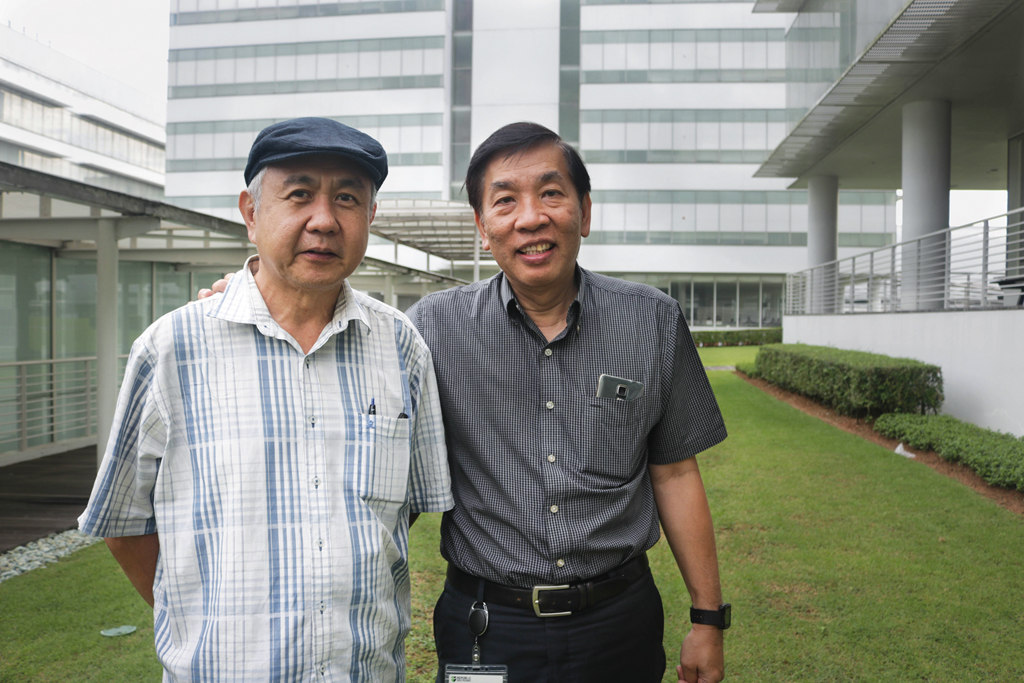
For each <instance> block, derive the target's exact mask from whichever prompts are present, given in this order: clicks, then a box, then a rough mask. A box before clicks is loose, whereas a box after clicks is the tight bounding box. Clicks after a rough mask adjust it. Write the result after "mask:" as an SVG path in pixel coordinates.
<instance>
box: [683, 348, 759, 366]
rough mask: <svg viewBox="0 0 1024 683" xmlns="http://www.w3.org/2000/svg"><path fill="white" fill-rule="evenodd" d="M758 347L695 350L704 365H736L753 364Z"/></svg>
mask: <svg viewBox="0 0 1024 683" xmlns="http://www.w3.org/2000/svg"><path fill="white" fill-rule="evenodd" d="M760 348H761V347H759V346H705V347H704V348H701V349H697V353H698V354H700V359H701V362H703V363H704V365H736V364H737V363H753V362H754V359H755V358H757V352H758V350H759V349H760Z"/></svg>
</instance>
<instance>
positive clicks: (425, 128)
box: [167, 114, 443, 202]
mask: <svg viewBox="0 0 1024 683" xmlns="http://www.w3.org/2000/svg"><path fill="white" fill-rule="evenodd" d="M327 118H332V119H334V120H336V121H340V122H341V123H344V124H347V125H349V126H352V127H354V128H358V129H359V130H361V131H363V132H364V133H366V134H367V135H370V136H371V137H374V138H376V139H377V140H379V141H380V143H381V144H382V145H384V148H385V149H386V150H388V165H389V166H391V167H394V166H421V165H440V164H441V153H442V148H443V141H442V118H443V117H442V115H441V114H391V115H386V114H383V115H371V116H330V117H327ZM283 120H285V119H242V120H234V121H195V122H186V123H171V124H168V126H167V150H168V152H167V155H168V161H167V172H168V173H175V172H187V171H240V170H242V169H244V168H245V163H246V161H247V158H248V155H249V149H250V148H251V147H252V143H253V141H254V140H255V139H256V135H257V134H258V133H259V132H260V131H261V130H263V129H264V128H266V127H267V126H269V125H271V124H273V123H277V122H278V121H283ZM236 200H237V198H236ZM175 201H176V202H177V201H178V200H177V199H176V200H175Z"/></svg>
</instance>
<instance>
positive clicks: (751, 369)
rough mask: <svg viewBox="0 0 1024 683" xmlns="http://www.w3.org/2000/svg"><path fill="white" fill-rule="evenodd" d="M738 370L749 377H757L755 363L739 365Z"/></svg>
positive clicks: (737, 365)
mask: <svg viewBox="0 0 1024 683" xmlns="http://www.w3.org/2000/svg"><path fill="white" fill-rule="evenodd" d="M736 369H737V370H739V371H740V372H742V373H743V374H744V375H746V376H747V377H757V366H756V364H755V363H737V364H736Z"/></svg>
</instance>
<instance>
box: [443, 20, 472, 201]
mask: <svg viewBox="0 0 1024 683" xmlns="http://www.w3.org/2000/svg"><path fill="white" fill-rule="evenodd" d="M451 90H452V99H451V112H452V130H451V133H452V136H451V140H452V142H451V145H452V158H451V175H450V176H449V182H450V183H451V198H452V199H462V200H465V199H466V195H465V193H464V191H463V189H462V183H463V181H464V180H465V178H466V169H468V168H469V159H470V156H471V155H472V153H473V150H472V149H471V147H470V145H471V142H472V137H471V134H472V121H473V0H453V2H452V89H451Z"/></svg>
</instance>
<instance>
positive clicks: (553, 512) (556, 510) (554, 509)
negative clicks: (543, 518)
mask: <svg viewBox="0 0 1024 683" xmlns="http://www.w3.org/2000/svg"><path fill="white" fill-rule="evenodd" d="M550 509H551V514H555V513H556V512H558V506H557V505H552V506H551V508H550Z"/></svg>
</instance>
